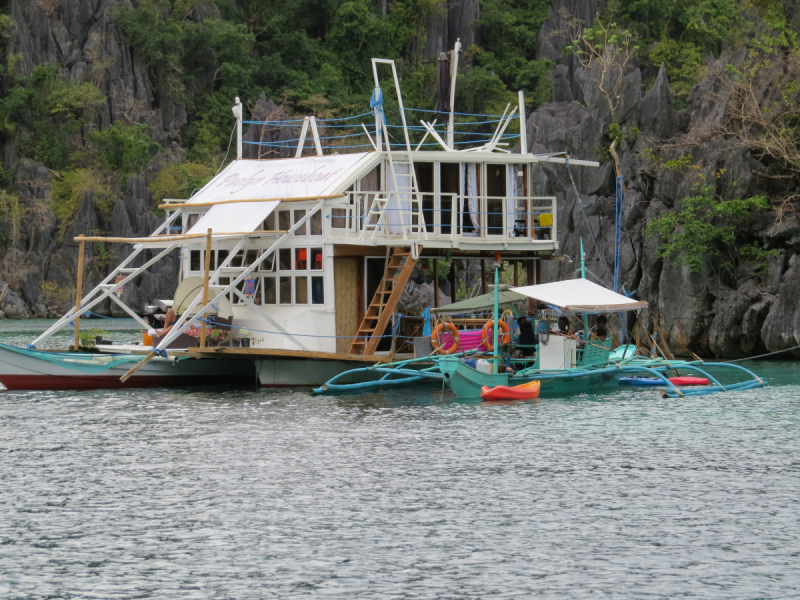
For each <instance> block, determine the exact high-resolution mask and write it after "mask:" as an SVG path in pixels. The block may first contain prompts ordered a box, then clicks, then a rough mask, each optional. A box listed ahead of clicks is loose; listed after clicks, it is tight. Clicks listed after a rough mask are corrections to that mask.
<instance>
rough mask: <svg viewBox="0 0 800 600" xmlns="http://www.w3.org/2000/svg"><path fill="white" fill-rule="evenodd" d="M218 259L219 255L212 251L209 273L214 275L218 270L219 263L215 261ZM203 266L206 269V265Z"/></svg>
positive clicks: (209, 259) (209, 260)
mask: <svg viewBox="0 0 800 600" xmlns="http://www.w3.org/2000/svg"><path fill="white" fill-rule="evenodd" d="M216 258H217V253H216V252H215V251H214V250H212V251H211V256H210V257H209V258H208V272H209V273H213V272H214V271H216V270H217V261H216V260H215V259H216ZM203 266H204V267H205V265H203Z"/></svg>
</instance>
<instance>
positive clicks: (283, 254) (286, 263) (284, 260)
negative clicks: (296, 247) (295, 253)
mask: <svg viewBox="0 0 800 600" xmlns="http://www.w3.org/2000/svg"><path fill="white" fill-rule="evenodd" d="M278 252H279V254H278V258H279V260H278V268H279V269H280V270H281V271H291V270H292V250H291V249H290V248H281V249H280V250H279V251H278Z"/></svg>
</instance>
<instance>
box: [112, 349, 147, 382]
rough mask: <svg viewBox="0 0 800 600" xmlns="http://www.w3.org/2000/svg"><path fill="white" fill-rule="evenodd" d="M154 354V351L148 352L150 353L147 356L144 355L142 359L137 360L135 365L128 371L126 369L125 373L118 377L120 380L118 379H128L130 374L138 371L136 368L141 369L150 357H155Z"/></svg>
mask: <svg viewBox="0 0 800 600" xmlns="http://www.w3.org/2000/svg"><path fill="white" fill-rule="evenodd" d="M155 356H156V353H155V352H150V353H149V354H148V355H147V356H145V357H144V358H143V359H142V360H140V361H139V362H138V364H137V365H136V366H135V367H133V368H132V369H131V370H130V371H128V372H127V373H125V375H123V376H122V377H120V378H119V380H120V381H123V382H125V381H128V379H130V378H131V376H132V375H133V374H134V373H136V371H138V370H139V369H141V368H142V367H143V366H145V365H146V364H147V363H149V362H150V361H151V360H152V359H154V358H155Z"/></svg>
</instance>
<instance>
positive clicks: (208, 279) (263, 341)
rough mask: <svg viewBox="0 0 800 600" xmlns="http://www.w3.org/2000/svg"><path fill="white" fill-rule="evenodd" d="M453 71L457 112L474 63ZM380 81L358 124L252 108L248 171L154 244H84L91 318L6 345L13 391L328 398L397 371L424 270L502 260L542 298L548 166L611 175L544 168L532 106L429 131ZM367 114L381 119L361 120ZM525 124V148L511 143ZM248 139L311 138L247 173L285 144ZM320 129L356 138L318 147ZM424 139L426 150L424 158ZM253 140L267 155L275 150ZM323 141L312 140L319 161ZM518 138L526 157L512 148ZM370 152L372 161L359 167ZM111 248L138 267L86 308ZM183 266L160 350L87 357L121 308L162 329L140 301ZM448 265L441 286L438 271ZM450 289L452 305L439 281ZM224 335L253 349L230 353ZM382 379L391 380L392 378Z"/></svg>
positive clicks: (550, 158)
mask: <svg viewBox="0 0 800 600" xmlns="http://www.w3.org/2000/svg"><path fill="white" fill-rule="evenodd" d="M453 57H454V60H453V64H452V65H451V67H452V69H451V70H452V82H451V102H450V105H451V106H452V105H453V101H454V94H455V83H456V77H455V76H456V71H457V57H458V48H456V50H455V52H453ZM387 69H388V72H390V73H391V78H392V81H393V84H394V90H395V93H396V101H397V105H398V107H399V115H400V122H399V123H387V120H386V118H385V115H384V110H383V91H382V89H381V84H380V80H379V76H378V75H379V71H381V70H383V71H384V72H385V70H387ZM372 70H373V75H374V79H375V92H374V94H373V97H372V101H371V103H370V104H371V106H372V112H371V113H365V115H359V116H358V117H352V118H343V119H330V120H327V121H326V122H325V123H320V122H318V121H317V120H316V119H315V118H314V117H313V116H311V117H306V118H304V119H300V120H294V121H284V122H276V121H269V122H260V121H244V120H243V107H242V105H241V103H240V102H239V99H238V98H237V99H236V104H235V106H234V109H233V110H234V115H235V117H236V123H237V126H236V156H237V159H236V160H235V161H233V162H231V164H229V165H228V166H227V167H225V168H224V169H223V170H222V172H220V173H219V174H218V175H217V176H216V177H214V178H213V179H212V180H211V181H210V182H209V183H208V184H207V185H205V186H204V187H203V188H202V189H200V190H199V191H198V192H197V193H196V194H194V195H193V196H192V197H191V198H189V199H185V200H165V201H164V203H163V204H162V205H161V206H160V208H162V209H163V210H165V213H166V216H165V220H164V222H163V223H162V224H161V226H160V227H158V228H157V229H156V230H155V231H154V232H153V233H152V234H151V235H150V236H148V237H143V238H108V237H97V236H91V237H88V236H86V237H84V236H79V237H77V238H75V241H76V242H77V243H78V244H79V248H80V259H79V261H78V278H77V286H76V288H77V293H76V305H75V307H74V308H73V309H71V310H70V311H69V312H68V313H67V314H65V315H64V317H62V318H61V319H59V320H58V322H56V323H55V324H54V325H53V326H52V327H50V328H49V329H47V331H45V332H44V333H43V334H42V335H40V336H38V337H37V338H36V339H34V340H32V342H31V343H30V344H29V345H28V347H27V348H10V347H0V382H2V383H3V384H4V385H6V387H9V388H13V389H51V388H52V389H57V388H82V389H85V388H92V387H95V388H105V387H117V386H134V387H136V386H143V385H185V384H186V381H187V378H189V380H190V381H192V382H194V383H206V382H209V381H211V382H213V381H223V380H233V381H238V382H241V383H243V384H247V385H251V384H252V382H253V381H254V380H255V381H257V382H258V384H260V385H261V386H265V387H274V386H313V385H320V384H322V383H324V382H326V381H328V380H330V379H331V378H332V377H334V376H336V375H339V374H341V373H343V372H346V371H350V370H352V369H356V368H363V367H366V366H376V365H381V364H383V363H386V362H388V361H389V360H390V358H391V357H390V356H389V355H388V354H389V352H388V351H389V348H386V347H384V346H387V345H388V341H387V330H389V326H390V322H391V319H392V315H393V314H394V313H395V311H396V308H397V306H398V301H399V300H400V296H401V294H402V293H403V290H404V289H405V287H406V284H407V282H408V280H409V278H410V276H411V272H412V270H413V269H414V266H415V265H416V264H417V263H418V262H419V261H420V260H430V259H447V260H450V259H470V260H486V259H487V258H491V257H493V256H494V254H495V252H498V251H502V252H503V256H504V259H505V260H506V261H510V262H511V263H513V264H514V265H515V272H517V269H519V271H520V272H521V271H522V270H524V271H525V272H526V275H527V277H526V280H527V283H536V282H537V281H539V279H540V266H541V261H542V260H548V259H558V258H560V257H559V256H558V251H559V243H558V240H557V239H556V236H555V232H557V231H558V220H557V219H558V217H557V215H558V210H557V206H556V198H555V197H539V196H535V195H533V193H532V190H533V180H534V172H535V170H536V169H537V167H538V165H540V164H541V163H555V164H564V165H566V166H567V167H568V168H569V167H570V166H573V167H580V166H589V167H597V166H599V165H598V163H597V162H594V161H582V160H575V159H570V158H569V157H567V156H566V155H565V154H563V153H562V154H554V155H534V154H530V153H529V152H528V151H527V149H528V143H527V140H526V137H525V136H526V124H525V108H524V107H525V104H524V97H523V94H522V92H520V93H519V105H518V106H517V107H513V108H512V107H511V106H510V105H509V107H507V108H506V111H504V113H503V114H502V115H497V116H496V117H492V116H486V117H484V116H482V117H480V118H479V121H478V123H474V122H473V121H474V120H475V118H476V117H475V116H474V115H469V116H463V115H462V116H459V114H458V113H454V112H453V111H452V110H451V111H450V114H449V115H448V117H449V118H448V119H447V123H446V124H439V125H437V124H436V121H435V120H434V121H432V122H430V121H427V120H425V119H430V118H432V117H431V116H430V115H428V114H427V113H426V112H424V111H422V112H420V111H419V109H406V108H404V105H403V99H402V95H401V92H400V87H399V79H398V76H397V71H396V68H395V64H394V62H393V61H391V60H384V59H373V61H372ZM415 111H416V112H415ZM429 112H430V111H429ZM407 113H408V114H416V115H419V116H421V117H423V118H422V119H420V121H419V122H420V125H409V124H408V123H407V121H406V114H407ZM365 116H369V117H370V118H371V119H374V121H372V122H371V123H370V124H369V125H368V124H367V123H362V122H359V120H358V119H360V118H361V117H365ZM456 118H458V119H460V121H461V122H456ZM467 121H469V122H467ZM512 122H516V123H517V124H518V131H519V133H518V134H513V135H512V134H509V133H507V128H508V127H509V125H510V124H511V123H512ZM485 123H492V124H493V126H494V125H496V129H495V131H494V133H488V134H486V135H485V137H484V138H483V139H481V138H480V137H478V138H477V139H479V140H480V141H478V142H475V141H474V140H475V138H474V137H471V138H469V140H473V141H469V140H464V138H463V137H462V136H461V135H460V134H461V132H462V130H463V128H465V127H469V126H473V125H475V126H481V124H485ZM243 124H247V125H249V126H250V127H251V128H255V132H256V133H259V132H263V131H266V130H267V128H274V127H289V128H294V129H292V131H297V129H298V128H301V130H300V134H299V137H298V138H297V139H296V140H293V141H294V142H297V146H296V150H295V155H294V158H285V159H277V160H262V159H246V158H244V154H243V144H252V145H253V146H251V147H257V148H260V149H262V150H263V149H267V150H274V149H275V147H276V146H277V147H283V148H285V147H286V144H285V143H284V142H278V143H272V142H264V141H247V140H243V136H242V126H243ZM320 125H322V126H323V127H326V128H329V129H328V130H330V131H333V132H344V135H335V136H334V135H331V136H320V131H319V126H320ZM390 129H394V132H393V133H394V134H395V135H392V136H390V134H389V131H390ZM415 132H418V134H419V135H420V136H423V135H424V137H422V139H421V140H420V141H419V143H418V144H416V146H413V145H412V141H411V137H412V136H413V135H414V134H415ZM248 133H251V132H248ZM350 134H351V135H352V136H353V141H355V142H356V143H355V144H353V145H351V146H350V147H346V146H341V145H334V146H323V143H325V140H333V139H334V138H336V139H335V142H332V143H336V144H340V143H345V144H347V143H348V140H347V139H346V136H347V135H350ZM357 135H361V138H360V139H358V138H357V137H356V136H357ZM309 136H310V137H309ZM249 137H250V138H252V139H254V140H263V136H261V135H260V134H259V135H256V136H249ZM307 137H308V141H309V142H311V141H312V140H313V146H312V147H310V148H307V143H306V142H307ZM339 138H343V139H339ZM392 140H400V141H392ZM426 140H427V141H426ZM462 140H464V141H462ZM517 140H519V142H520V147H521V149H522V150H521V153H518V154H517V153H513V154H512V153H510V152H509V151H508V150H507V149H505V148H503V146H506V145H508V144H509V141H511V142H512V143H513V142H515V141H517ZM364 146H366V147H367V148H368V149H369V150H368V151H361V148H362V147H364ZM431 146H432V147H431ZM354 149H355V150H357V151H355V152H350V153H345V152H349V151H351V150H354ZM340 152H341V153H340ZM258 155H259V156H260V155H261V153H260V150H259V153H258ZM87 233H88V232H87ZM96 242H97V243H100V242H102V243H116V244H127V245H130V247H132V251H131V253H130V254H129V255H128V256H127V258H125V259H124V260H123V261H122V262H121V263H120V264H119V265H118V266H117V267H115V268H114V269H113V270H112V271H111V272H110V273H109V274H108V276H107V277H105V278H104V279H103V280H102V282H101V283H100V284H99V285H97V286H96V287H95V288H94V289H92V290H91V291H90V292H89V293H88V294H84V293H83V290H82V273H83V249H84V247H85V244H90V243H96ZM167 257H173V258H174V257H178V259H179V261H180V275H179V281H177V282H176V283H183V282H185V281H186V280H188V279H195V282H196V281H200V282H201V283H202V286H197V285H194V287H193V289H194V290H195V291H194V293H193V294H192V296H191V297H189V298H188V300H187V302H185V303H184V304H183V310H181V311H176V312H177V313H178V314H177V320H176V322H175V323H174V324H173V325H172V326H171V328H169V329H168V330H167V331H164V332H163V335H161V337H156V338H155V339H154V340H153V343H152V344H149V343H148V344H145V343H142V344H134V345H119V344H114V345H102V344H101V345H98V346H97V347H96V348H94V349H92V350H91V352H92V353H93V354H89V353H88V351H87V350H86V349H85V348H82V347H81V345H80V342H79V332H80V325H81V318H82V317H83V318H84V319H85V318H87V317H88V314H87V313H89V311H92V310H98V306H102V305H103V303H106V304H107V303H108V301H111V302H113V303H115V304H117V305H118V306H119V308H120V309H121V310H123V311H124V312H125V313H127V315H129V316H130V317H131V318H133V319H135V320H136V322H137V323H139V325H140V326H141V327H142V329H143V330H144V331H147V330H148V329H150V328H151V324H150V323H149V322H147V321H145V319H144V318H143V312H142V310H141V309H142V308H143V307H131V306H128V304H126V303H125V301H124V298H125V294H124V289H125V287H126V286H128V285H130V284H131V283H132V282H133V281H134V280H135V279H136V278H137V277H138V276H139V275H141V274H142V273H143V272H144V271H145V270H146V269H147V268H148V267H150V266H151V265H153V264H155V263H156V262H157V261H160V260H163V259H165V258H167ZM433 265H434V274H435V273H436V265H437V262H436V261H435V260H434V261H433ZM434 281H435V285H436V291H435V294H434V295H435V297H436V302H438V297H439V292H438V277H436V275H435V276H434ZM225 299H227V300H228V302H229V303H230V305H231V315H230V317H229V318H220V311H219V310H217V309H218V308H220V303H221V302H223V301H224V300H225ZM70 326H73V327H74V328H75V341H74V343H73V345H72V347H71V348H70V349H62V350H60V351H58V352H47V351H43V349H44V348H46V341H47V339H48V338H49V337H50V336H52V335H53V334H54V333H56V332H57V331H59V330H60V329H62V328H65V327H70ZM220 333H223V334H224V333H227V334H228V335H229V336H233V337H235V338H241V339H244V340H246V341H247V342H248V343H247V344H243V343H239V344H238V346H239V347H221V346H220V345H219V344H218V343H217V341H216V340H218V339H219V336H218V335H217V334H220ZM243 345H244V346H247V347H242V346H243ZM97 355H100V357H98V356H97ZM104 357H105V358H104ZM109 357H110V358H109ZM106 358H109V359H108V360H106ZM234 365H235V366H234ZM125 369H127V370H125ZM415 370H416V371H417V372H418V373H420V375H419V376H420V377H426V376H427V375H425V374H422V373H424V371H423V370H421V369H419V370H417V369H415ZM123 371H124V374H123ZM373 376H375V377H378V378H380V377H382V375H381V374H380V373H379V372H377V371H376V372H374V373H373ZM435 376H436V375H434V377H435ZM359 380H361V376H360V375H359Z"/></svg>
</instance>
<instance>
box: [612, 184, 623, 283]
mask: <svg viewBox="0 0 800 600" xmlns="http://www.w3.org/2000/svg"><path fill="white" fill-rule="evenodd" d="M622 183H623V179H622V175H620V176H619V177H617V178H616V190H615V194H614V200H615V203H616V204H615V207H614V219H615V223H614V291H615V292H616V291H617V289H618V288H619V271H620V246H621V245H622V201H623V197H622V193H623V188H622Z"/></svg>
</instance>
